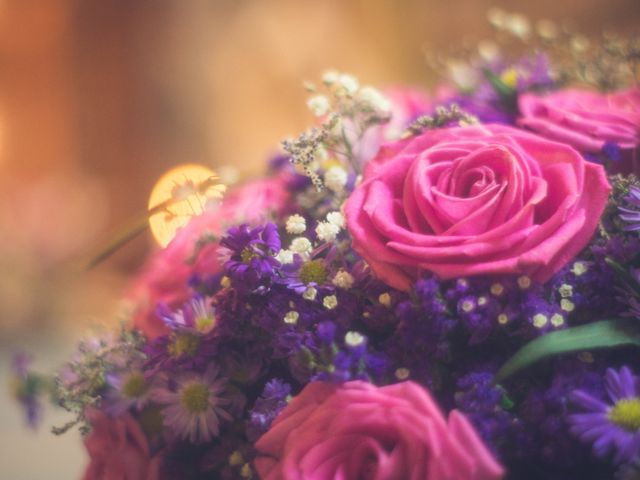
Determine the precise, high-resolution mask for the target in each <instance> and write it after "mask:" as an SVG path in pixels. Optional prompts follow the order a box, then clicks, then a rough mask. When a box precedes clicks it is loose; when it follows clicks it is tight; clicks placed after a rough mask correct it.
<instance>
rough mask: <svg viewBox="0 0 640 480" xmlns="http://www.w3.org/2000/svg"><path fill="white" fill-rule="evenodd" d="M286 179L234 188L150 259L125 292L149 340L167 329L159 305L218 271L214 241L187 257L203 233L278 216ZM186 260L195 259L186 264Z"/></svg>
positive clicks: (173, 302)
mask: <svg viewBox="0 0 640 480" xmlns="http://www.w3.org/2000/svg"><path fill="white" fill-rule="evenodd" d="M285 175H286V174H282V175H280V176H277V177H273V178H268V179H265V180H256V181H253V182H249V183H246V184H244V185H241V186H239V187H237V188H234V189H232V190H231V191H230V192H229V193H228V194H227V196H226V197H225V199H224V200H223V202H222V204H221V205H220V206H219V207H218V208H215V209H213V210H209V211H207V212H205V213H203V214H202V215H200V216H198V217H194V218H193V219H192V220H191V221H190V222H189V224H188V225H187V226H186V227H184V228H183V229H181V230H180V231H179V232H178V233H177V234H176V236H175V237H174V238H173V240H172V241H171V242H170V243H169V245H167V247H166V248H163V249H161V250H158V251H156V252H155V253H154V254H153V255H152V256H151V258H150V259H149V261H148V262H147V264H146V266H145V267H144V269H143V271H142V273H140V274H139V275H138V276H137V277H136V279H135V280H134V284H133V285H132V287H131V291H130V293H129V298H130V299H131V301H132V302H133V304H134V309H135V310H134V313H133V323H134V325H135V327H137V328H139V329H140V330H142V331H143V332H144V333H145V334H146V335H147V336H148V337H149V338H152V339H153V338H155V337H157V336H159V335H162V334H164V333H166V327H165V325H164V324H163V323H162V321H161V320H160V319H159V318H158V317H157V316H156V314H155V309H156V306H157V305H158V303H159V302H163V303H165V304H167V305H169V307H171V308H177V307H179V306H180V305H181V304H182V303H183V302H185V301H186V300H187V299H188V298H189V296H190V295H191V294H192V293H193V292H191V291H190V289H189V286H188V285H187V282H188V280H189V278H190V277H191V276H192V275H194V274H205V273H206V274H209V275H210V274H215V273H216V272H219V271H220V269H221V265H220V264H219V260H218V255H217V243H211V244H208V245H207V246H205V247H204V248H202V250H200V252H198V253H197V255H196V257H195V258H194V259H192V258H191V257H193V256H194V254H195V253H196V242H197V241H198V239H199V238H200V237H201V236H202V235H204V234H205V233H211V234H214V235H222V234H223V233H224V231H225V229H226V228H227V227H229V226H231V225H233V224H237V223H242V222H249V223H256V222H259V221H261V220H264V219H266V218H267V217H268V215H269V214H271V213H274V212H276V213H278V212H282V211H283V210H284V209H285V208H286V206H287V203H288V200H289V192H288V191H287V187H286V177H285ZM190 259H191V260H194V261H193V262H189V260H190Z"/></svg>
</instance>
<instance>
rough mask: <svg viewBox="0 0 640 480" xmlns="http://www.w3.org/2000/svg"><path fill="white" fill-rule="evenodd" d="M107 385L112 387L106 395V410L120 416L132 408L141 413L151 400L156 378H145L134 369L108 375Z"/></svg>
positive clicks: (139, 371) (140, 372)
mask: <svg viewBox="0 0 640 480" xmlns="http://www.w3.org/2000/svg"><path fill="white" fill-rule="evenodd" d="M107 383H108V384H109V385H110V386H111V387H112V389H111V390H109V392H108V393H107V394H106V397H105V400H106V405H107V406H106V410H107V411H108V412H109V413H110V414H112V415H120V414H122V413H124V412H126V411H127V410H129V409H131V408H135V409H136V410H138V411H141V410H142V409H143V408H144V407H145V406H146V405H147V404H148V403H149V401H150V400H151V392H152V391H153V387H154V384H155V383H156V382H155V381H154V378H151V379H148V378H145V375H144V373H143V372H142V371H141V370H138V369H134V370H128V371H124V372H118V373H109V374H107Z"/></svg>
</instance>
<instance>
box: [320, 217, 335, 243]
mask: <svg viewBox="0 0 640 480" xmlns="http://www.w3.org/2000/svg"><path fill="white" fill-rule="evenodd" d="M338 233H340V228H338V227H336V226H335V225H334V224H333V223H329V222H320V223H318V226H317V227H316V234H317V235H318V239H320V240H322V241H323V242H333V241H334V240H335V239H336V237H337V236H338Z"/></svg>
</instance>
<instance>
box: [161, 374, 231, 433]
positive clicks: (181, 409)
mask: <svg viewBox="0 0 640 480" xmlns="http://www.w3.org/2000/svg"><path fill="white" fill-rule="evenodd" d="M169 383H171V382H168V383H167V386H165V387H164V388H158V389H156V390H155V391H154V393H153V398H154V400H155V401H157V402H158V403H160V404H163V405H165V407H164V408H163V409H162V416H163V418H164V424H165V426H166V427H168V428H169V429H170V430H171V431H172V432H173V433H174V435H175V436H177V437H179V438H182V439H184V440H189V441H190V442H191V443H203V442H210V441H211V440H212V439H213V438H214V437H217V436H218V435H219V434H220V423H221V420H228V421H230V420H232V418H231V415H230V414H229V412H228V411H227V407H228V405H229V404H230V403H231V401H230V400H229V399H228V398H226V397H225V396H224V393H225V389H226V386H227V381H226V379H223V378H219V377H218V369H217V368H216V367H211V366H210V367H209V368H208V369H207V371H206V372H205V373H204V374H203V375H195V374H186V375H183V376H181V377H179V378H178V379H177V380H176V382H175V383H176V386H175V388H170V385H169Z"/></svg>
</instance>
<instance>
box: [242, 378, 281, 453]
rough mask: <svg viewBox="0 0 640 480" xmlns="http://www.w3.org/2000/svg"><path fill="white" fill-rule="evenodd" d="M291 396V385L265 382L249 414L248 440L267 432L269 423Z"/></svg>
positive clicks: (276, 381) (276, 380)
mask: <svg viewBox="0 0 640 480" xmlns="http://www.w3.org/2000/svg"><path fill="white" fill-rule="evenodd" d="M290 395H291V385H289V384H288V383H285V382H283V381H282V380H280V379H278V378H274V379H273V380H270V381H269V382H267V384H266V385H265V387H264V391H263V392H262V395H260V397H258V399H257V400H256V403H255V404H254V405H253V409H252V410H251V412H250V414H249V425H248V426H247V435H248V437H249V439H250V440H252V441H255V440H257V439H258V438H259V437H260V436H261V435H262V434H263V433H265V432H266V431H267V430H269V427H270V426H271V423H272V422H273V420H275V418H276V417H277V416H278V414H279V413H280V411H281V410H282V409H283V408H284V407H286V406H287V401H288V398H289V396H290Z"/></svg>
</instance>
